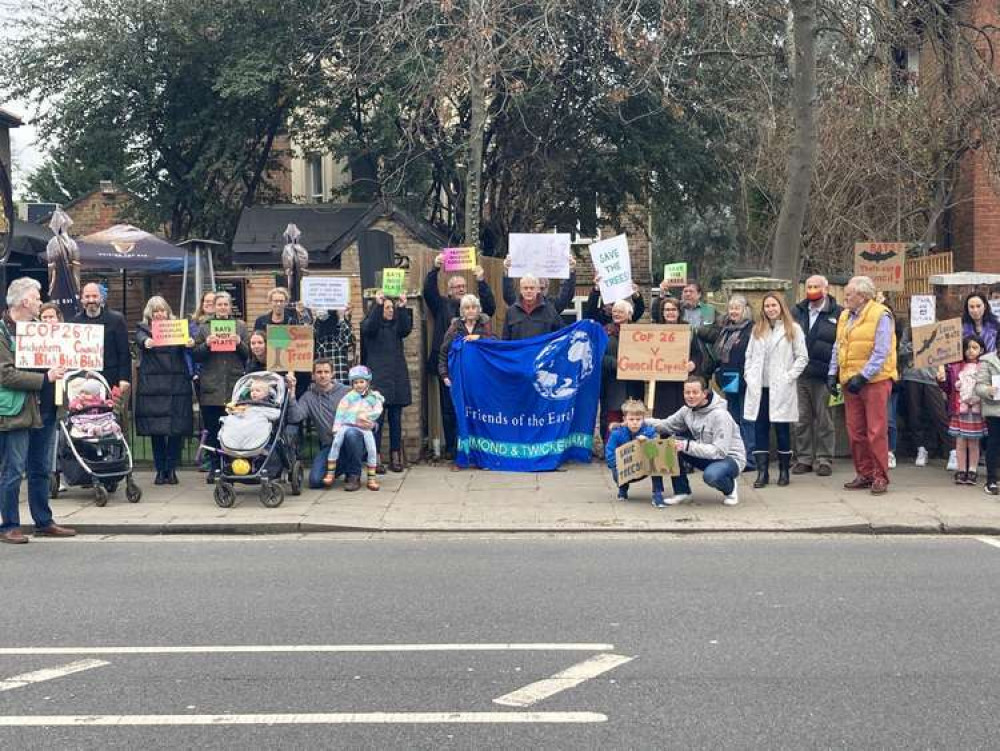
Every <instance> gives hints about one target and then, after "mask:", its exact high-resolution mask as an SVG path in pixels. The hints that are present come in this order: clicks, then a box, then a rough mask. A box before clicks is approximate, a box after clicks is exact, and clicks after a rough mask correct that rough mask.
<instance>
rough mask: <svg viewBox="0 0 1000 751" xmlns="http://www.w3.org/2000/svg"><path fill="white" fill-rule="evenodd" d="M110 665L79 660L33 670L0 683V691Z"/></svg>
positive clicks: (98, 661)
mask: <svg viewBox="0 0 1000 751" xmlns="http://www.w3.org/2000/svg"><path fill="white" fill-rule="evenodd" d="M110 664H111V663H108V662H105V661H104V660H79V661H78V662H71V663H69V664H68V665H62V666H60V667H58V668H45V669H44V670H35V671H33V672H31V673H22V674H21V675H15V676H14V677H12V678H7V679H6V680H3V681H0V691H13V690H14V689H15V688H24V687H25V686H30V685H31V684H32V683H41V682H42V681H51V680H52V679H53V678H62V677H63V676H64V675H72V674H73V673H80V672H83V671H84V670H90V669H92V668H100V667H104V666H105V665H110Z"/></svg>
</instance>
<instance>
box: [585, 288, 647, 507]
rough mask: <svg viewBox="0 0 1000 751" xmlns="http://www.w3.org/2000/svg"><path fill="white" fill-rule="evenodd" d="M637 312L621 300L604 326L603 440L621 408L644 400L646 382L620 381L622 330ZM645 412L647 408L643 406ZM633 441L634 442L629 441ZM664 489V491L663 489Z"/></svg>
mask: <svg viewBox="0 0 1000 751" xmlns="http://www.w3.org/2000/svg"><path fill="white" fill-rule="evenodd" d="M633 314H634V311H633V310H632V303H631V302H629V301H628V300H619V301H618V302H616V303H615V304H614V305H613V306H612V307H611V321H610V322H609V323H606V324H604V332H605V333H606V334H607V335H608V346H607V348H606V349H605V350H604V357H603V358H602V359H601V409H600V412H599V414H600V417H599V420H600V429H601V438H603V439H604V440H608V426H609V425H610V424H611V423H612V422H620V421H621V419H622V413H621V412H620V411H619V407H620V406H621V405H622V404H624V403H626V402H627V401H629V400H632V399H642V396H643V388H644V386H645V383H644V382H643V381H625V380H618V353H619V342H620V338H621V327H622V326H623V325H624V324H627V323H629V322H631V321H632V319H633ZM642 407H643V410H645V405H642ZM629 440H631V439H629ZM661 490H662V488H661Z"/></svg>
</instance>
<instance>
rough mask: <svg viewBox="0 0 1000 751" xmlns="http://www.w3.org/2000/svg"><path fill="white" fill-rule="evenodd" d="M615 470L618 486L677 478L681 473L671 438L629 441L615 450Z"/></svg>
mask: <svg viewBox="0 0 1000 751" xmlns="http://www.w3.org/2000/svg"><path fill="white" fill-rule="evenodd" d="M615 469H616V470H617V472H618V484H619V485H624V484H625V483H628V482H635V481H636V480H641V479H642V478H643V477H649V476H650V475H652V476H655V477H677V476H678V475H679V474H680V473H681V466H680V460H679V459H678V456H677V449H676V447H675V445H674V439H673V438H659V439H656V440H645V441H629V442H628V443H626V444H623V445H621V446H619V447H618V448H617V449H616V450H615Z"/></svg>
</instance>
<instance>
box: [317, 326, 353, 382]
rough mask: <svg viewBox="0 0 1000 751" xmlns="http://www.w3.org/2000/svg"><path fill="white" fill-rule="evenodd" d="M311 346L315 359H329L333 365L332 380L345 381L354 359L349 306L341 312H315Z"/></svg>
mask: <svg viewBox="0 0 1000 751" xmlns="http://www.w3.org/2000/svg"><path fill="white" fill-rule="evenodd" d="M313 347H314V348H315V355H316V359H317V360H321V359H322V360H329V361H330V363H331V364H332V365H333V380H335V381H338V382H339V383H347V374H348V372H350V370H351V366H352V365H354V360H355V352H354V331H353V330H352V329H351V309H350V308H347V309H346V310H344V311H343V313H341V312H339V311H336V310H319V311H317V312H316V323H315V324H314V325H313Z"/></svg>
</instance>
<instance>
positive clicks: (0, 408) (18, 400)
mask: <svg viewBox="0 0 1000 751" xmlns="http://www.w3.org/2000/svg"><path fill="white" fill-rule="evenodd" d="M0 328H2V329H3V336H4V338H5V339H6V340H7V344H8V346H10V348H11V351H12V352H13V350H14V347H13V341H12V339H11V336H10V330H9V329H8V328H7V324H5V323H4V322H3V321H0ZM24 397H25V392H23V391H17V390H15V389H9V388H6V387H4V386H0V417H15V416H17V415H19V414H21V410H22V409H24Z"/></svg>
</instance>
